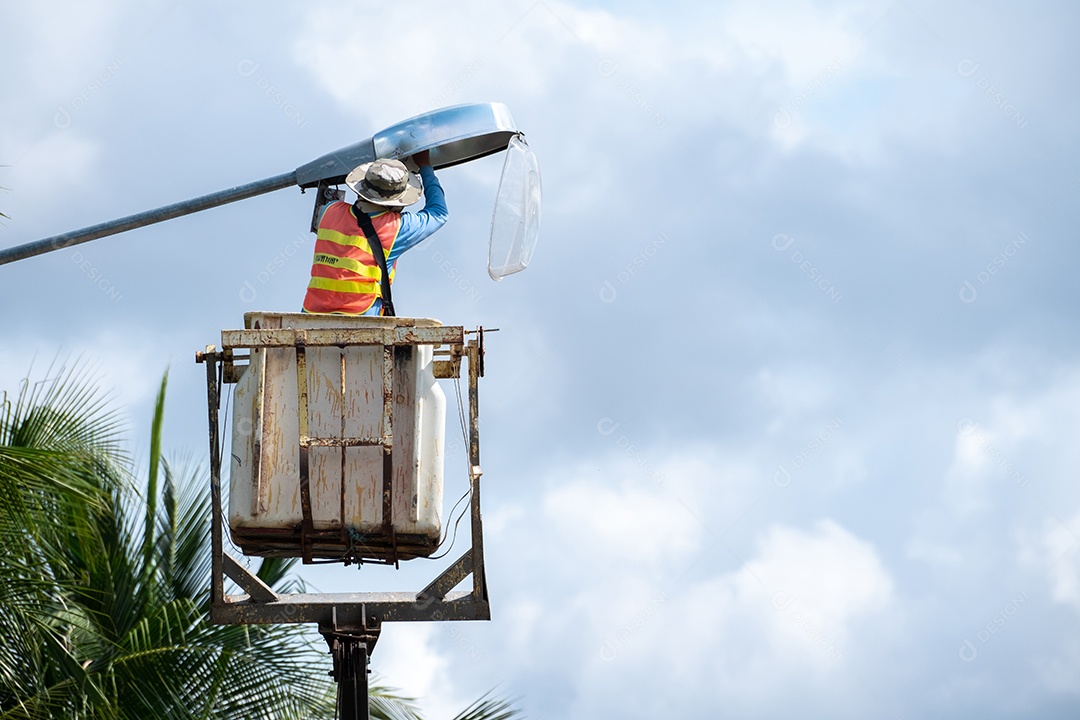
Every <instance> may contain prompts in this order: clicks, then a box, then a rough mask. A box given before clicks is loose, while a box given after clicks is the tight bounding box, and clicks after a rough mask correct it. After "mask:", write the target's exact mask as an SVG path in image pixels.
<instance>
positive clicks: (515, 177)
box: [488, 135, 541, 280]
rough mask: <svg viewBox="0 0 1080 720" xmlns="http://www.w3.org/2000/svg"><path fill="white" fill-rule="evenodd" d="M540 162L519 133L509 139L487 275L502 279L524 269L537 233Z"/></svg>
mask: <svg viewBox="0 0 1080 720" xmlns="http://www.w3.org/2000/svg"><path fill="white" fill-rule="evenodd" d="M540 196H541V191H540V165H539V164H538V163H537V161H536V154H535V153H534V152H533V151H532V150H531V149H530V148H529V146H528V145H527V144H526V143H525V139H524V138H523V137H522V136H521V135H516V136H514V137H513V138H511V139H510V144H509V145H508V147H507V149H506V160H505V162H504V163H503V171H502V178H501V179H500V180H499V193H498V196H497V197H496V199H495V212H494V214H493V215H492V218H491V241H490V243H489V244H488V275H490V276H491V279H492V280H501V279H503V278H504V277H506V276H507V275H513V274H514V273H516V272H521V271H522V270H524V269H525V268H526V267H527V266H528V264H529V261H530V260H531V259H532V254H533V250H534V249H535V248H536V238H537V236H538V235H539V234H540Z"/></svg>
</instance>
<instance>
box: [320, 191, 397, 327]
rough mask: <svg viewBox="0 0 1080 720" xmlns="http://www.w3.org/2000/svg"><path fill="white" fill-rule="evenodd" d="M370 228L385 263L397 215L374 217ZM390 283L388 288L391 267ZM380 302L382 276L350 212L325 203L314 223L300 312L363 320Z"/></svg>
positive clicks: (349, 208)
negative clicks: (312, 251) (315, 229)
mask: <svg viewBox="0 0 1080 720" xmlns="http://www.w3.org/2000/svg"><path fill="white" fill-rule="evenodd" d="M371 224H372V225H373V226H374V227H375V232H376V234H378V236H379V240H380V241H381V244H382V246H383V251H384V252H385V254H386V256H387V257H389V255H390V251H391V250H393V248H394V242H396V241H397V236H398V232H399V231H400V230H401V214H400V213H396V212H384V213H380V214H379V215H375V216H373V217H372V218H371ZM390 282H391V283H393V282H394V268H393V266H391V267H390ZM381 296H382V272H381V271H380V270H379V265H378V263H377V262H376V261H375V256H374V255H372V254H371V245H370V244H369V243H368V239H367V238H366V237H365V236H364V231H363V230H361V229H360V225H359V223H357V222H356V217H355V216H354V215H353V214H352V206H351V205H349V204H348V203H345V202H335V203H331V204H330V205H328V206H327V208H326V212H324V213H323V216H322V220H320V221H319V232H318V234H317V235H316V239H315V258H314V260H313V261H312V264H311V282H309V283H308V290H307V295H306V297H305V298H304V310H305V311H307V312H311V313H344V314H348V315H363V314H364V313H365V312H367V311H368V310H370V309H371V306H372V305H374V304H375V299H376V298H378V297H381Z"/></svg>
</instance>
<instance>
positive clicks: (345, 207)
mask: <svg viewBox="0 0 1080 720" xmlns="http://www.w3.org/2000/svg"><path fill="white" fill-rule="evenodd" d="M410 165H411V167H412V168H415V171H414V170H413V169H411V168H410ZM345 184H346V185H347V186H348V187H349V188H350V189H351V190H352V191H353V192H355V193H356V196H357V197H356V202H354V203H353V204H352V205H350V204H349V203H347V202H344V201H341V200H339V201H337V202H333V203H330V204H329V205H327V206H326V208H325V209H324V210H323V214H322V217H321V218H320V219H319V224H318V233H317V235H316V239H315V259H314V261H313V262H312V265H311V282H310V283H308V289H307V295H306V297H305V298H304V312H308V313H338V314H343V315H384V314H385V315H392V314H393V304H392V301H391V302H390V303H384V295H386V293H384V291H383V288H384V285H383V277H382V271H381V270H380V265H381V264H384V265H385V266H386V267H387V268H388V269H389V278H387V282H386V285H385V288H386V290H387V291H389V284H390V283H391V282H393V280H394V267H395V265H396V264H397V260H398V258H399V257H401V254H402V253H403V252H405V251H406V250H408V249H409V248H411V247H414V246H416V245H417V244H419V243H420V242H421V241H422V240H424V239H425V238H427V237H429V236H430V235H431V234H432V233H434V232H435V231H436V230H438V229H439V228H441V227H442V226H443V225H444V224H445V223H446V218H447V211H446V200H445V198H444V196H443V190H442V186H441V185H439V181H438V179H437V178H436V177H435V171H434V170H433V169H432V167H431V160H430V156H429V153H428V151H426V150H425V151H423V152H421V153H417V154H416V155H413V156H412V157H411V158H410V159H409V165H406V164H405V163H404V162H401V161H400V160H376V161H374V162H369V163H364V164H363V165H360V166H359V167H357V168H355V169H354V170H353V171H352V172H351V173H349V175H348V177H346V178H345ZM421 194H423V196H424V201H425V202H424V208H423V210H420V211H419V212H416V213H412V212H402V209H403V208H406V207H408V206H409V205H412V204H413V203H415V202H416V201H417V200H419V199H420V195H421ZM365 224H367V225H368V229H367V232H365V228H364V225H365ZM372 231H374V233H375V234H376V235H377V236H378V240H379V245H380V246H381V249H382V252H383V253H385V255H384V258H385V263H380V262H379V260H378V258H377V257H376V256H375V254H374V253H373V252H372V251H373V250H375V251H378V250H379V248H373V247H372V245H371V244H370V243H369V241H368V235H369V234H370V233H371V232H372ZM387 305H389V307H387Z"/></svg>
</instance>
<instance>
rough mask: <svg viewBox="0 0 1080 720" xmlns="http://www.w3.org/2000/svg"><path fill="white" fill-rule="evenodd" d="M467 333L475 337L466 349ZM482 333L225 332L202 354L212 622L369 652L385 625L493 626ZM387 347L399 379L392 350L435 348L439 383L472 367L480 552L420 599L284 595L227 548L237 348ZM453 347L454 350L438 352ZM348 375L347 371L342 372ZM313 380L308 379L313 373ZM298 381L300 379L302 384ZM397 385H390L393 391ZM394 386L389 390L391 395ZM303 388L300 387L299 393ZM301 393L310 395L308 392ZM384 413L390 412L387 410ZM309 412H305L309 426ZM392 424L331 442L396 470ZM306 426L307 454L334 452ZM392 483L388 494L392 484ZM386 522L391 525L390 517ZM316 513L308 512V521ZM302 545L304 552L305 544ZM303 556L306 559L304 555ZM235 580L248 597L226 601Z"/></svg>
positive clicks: (473, 487) (387, 362)
mask: <svg viewBox="0 0 1080 720" xmlns="http://www.w3.org/2000/svg"><path fill="white" fill-rule="evenodd" d="M467 335H473V336H474V337H473V338H472V339H469V340H468V341H466V336H467ZM483 336H484V329H483V328H478V329H477V330H476V331H470V332H466V331H465V330H464V329H463V328H461V327H412V326H398V327H386V328H364V329H327V330H322V329H306V330H300V329H263V330H226V331H222V333H221V339H222V350H217V349H216V348H215V347H214V346H213V345H208V346H207V347H206V351H205V352H200V353H197V354H196V357H195V360H196V362H198V363H203V364H205V365H206V389H207V408H208V420H209V430H210V490H211V512H212V522H211V543H212V567H211V569H212V578H211V593H210V595H211V608H210V619H211V622H214V623H217V624H271V623H317V624H318V625H319V629H320V632H321V633H323V635H324V636H325V637H327V642H329V643H331V645H333V643H332V642H331V638H341V637H346V636H352V635H355V636H357V637H360V636H363V637H367V638H369V640H368V641H367V648H368V650H370V648H371V646H373V645H374V639H375V638H377V637H378V633H379V630H380V628H381V624H382V623H383V622H413V621H419V622H428V621H438V620H489V619H491V610H490V605H489V602H488V592H487V582H486V579H485V574H484V542H483V522H482V518H481V514H480V477H481V475H482V473H481V470H480V423H479V409H478V401H479V394H478V387H477V385H478V380H479V378H480V377H482V376H483ZM350 345H382V346H383V348H384V368H385V371H386V372H389V373H392V372H393V363H394V347H396V346H402V345H432V346H435V348H436V353H435V354H436V355H437V356H438V357H440V358H444V359H439V360H434V365H435V376H436V377H437V378H440V379H445V378H457V377H460V374H461V369H462V368H461V360H462V359H463V358H465V359H467V361H468V378H469V468H470V471H469V488H470V493H471V498H470V508H469V510H470V519H471V523H470V525H471V536H472V546H471V547H470V548H469V549H468V550H466V551H465V552H464V553H463V554H462V555H461V556H460V557H459V558H458V559H457V560H456V561H454V562H453V563H452V564H451V565H450V566H449V567H447V568H446V569H445V570H443V571H442V572H441V573H440V574H439V575H438V576H437V577H436V578H435V579H434V580H432V581H431V582H430V583H429V584H428V585H427V586H426V587H425V588H424V589H423V590H421V591H419V592H415V593H414V592H350V593H291V594H280V593H277V592H275V591H274V590H273V589H271V588H270V587H268V586H267V585H266V584H265V583H263V582H262V581H261V580H260V579H259V578H258V577H257V576H256V575H255V574H253V573H252V572H251V571H250V570H248V569H247V568H246V567H244V566H243V565H242V564H241V563H239V562H238V561H237V560H236V559H235V558H233V557H232V556H231V555H229V554H228V553H226V552H225V551H224V548H223V539H224V534H223V533H224V530H223V513H222V503H221V451H220V428H219V421H218V410H219V408H220V405H221V395H222V386H223V383H235V382H236V381H237V380H238V379H239V375H240V373H239V372H238V371H239V369H240V368H238V367H237V366H235V365H234V364H233V363H234V359H241V356H236V355H234V350H238V349H249V350H250V349H255V348H287V347H294V348H296V349H297V353H298V358H299V357H302V356H303V354H304V349H305V348H307V347H311V346H338V347H342V348H344V347H346V346H350ZM443 346H446V349H440V348H442V347H443ZM342 373H344V370H343V371H342ZM305 375H306V373H305ZM299 377H300V376H298V379H299ZM386 377H387V376H386V375H384V391H385V392H386V395H385V396H384V397H386V398H387V399H391V398H392V389H393V384H392V377H391V380H387V379H386ZM386 383H389V384H386ZM386 388H389V390H386ZM298 390H299V387H298ZM301 392H302V391H301ZM385 407H386V406H385V404H384V413H386V412H391V413H392V411H388V410H385ZM305 415H306V413H302V414H301V420H302V422H303V421H304V420H306V418H305ZM384 420H388V422H387V423H386V424H385V425H384V426H383V436H382V437H380V438H348V439H345V438H342V439H330V440H332V441H333V444H339V443H343V442H346V441H347V442H348V444H350V445H352V444H371V445H376V444H378V445H382V446H383V448H384V453H386V455H385V456H384V468H386V467H388V465H387V464H385V463H389V457H390V453H391V448H392V440H393V434H392V429H391V423H392V416H391V417H389V418H387V417H386V416H385V415H384ZM303 425H304V427H301V437H302V444H303V442H304V440H305V439H306V441H307V446H308V447H311V446H316V445H322V444H323V443H324V442H325V443H327V444H330V440H328V439H325V438H322V439H320V438H310V437H306V436H307V432H306V429H307V428H306V422H303ZM387 484H388V483H387V482H386V478H385V477H384V492H385V489H386V486H387ZM385 501H386V499H385V496H384V515H383V517H384V522H385V521H386V520H389V519H390V517H389V515H388V514H387V513H386V512H385ZM309 514H310V513H309V512H308V511H306V510H305V516H307V515H309ZM302 547H303V546H302ZM303 552H305V553H306V552H307V550H306V549H304V550H303ZM469 575H471V576H472V588H471V589H470V590H468V591H453V589H454V588H455V587H457V586H458V585H459V584H460V583H461V582H463V581H464V580H465V579H466V578H468V577H469ZM225 577H228V578H229V579H231V580H232V581H233V582H235V583H236V584H237V585H238V586H239V587H240V589H241V590H243V591H244V594H242V595H226V594H225V591H224V578H225Z"/></svg>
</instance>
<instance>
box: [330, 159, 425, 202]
mask: <svg viewBox="0 0 1080 720" xmlns="http://www.w3.org/2000/svg"><path fill="white" fill-rule="evenodd" d="M345 184H346V185H348V186H349V189H350V190H352V191H353V192H354V193H356V194H357V195H358V196H359V197H360V198H361V199H362V200H366V201H367V202H369V203H372V204H374V205H381V206H383V207H407V206H409V205H412V204H413V203H414V202H416V201H417V200H419V199H420V196H421V195H423V194H424V183H423V181H421V180H420V176H419V175H417V174H416V173H412V172H409V169H408V168H407V167H405V163H403V162H401V161H400V160H375V161H374V162H369V163H364V164H363V165H360V166H358V167H356V168H354V169H353V171H352V172H351V173H349V175H348V177H346V178H345Z"/></svg>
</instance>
